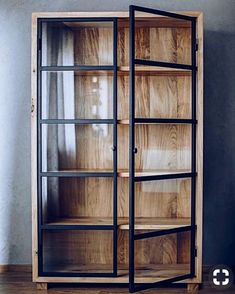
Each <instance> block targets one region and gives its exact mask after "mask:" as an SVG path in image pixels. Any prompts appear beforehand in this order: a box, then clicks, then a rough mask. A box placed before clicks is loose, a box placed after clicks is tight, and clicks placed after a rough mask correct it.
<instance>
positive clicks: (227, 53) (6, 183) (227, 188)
mask: <svg viewBox="0 0 235 294" xmlns="http://www.w3.org/2000/svg"><path fill="white" fill-rule="evenodd" d="M129 4H136V5H143V6H147V7H148V6H149V7H153V8H159V9H166V10H202V11H203V12H204V13H205V111H204V113H205V149H204V150H205V160H204V174H205V176H204V182H205V185H204V263H205V264H215V263H227V264H235V254H234V253H233V249H234V248H235V218H234V211H235V136H234V134H235V81H234V72H235V58H234V52H235V17H234V15H235V1H234V0H223V1H221V0H194V1H193V0H174V1H173V0H161V1H160V0H159V1H156V0H155V1H154V0H148V1H126V0H116V1H114V0H112V1H108V0H76V1H75V0H74V1H73V0H66V1H65V0H57V1H48V0H37V1H35V0H28V1H24V0H8V1H5V0H0V36H1V41H0V56H1V65H0V264H4V263H30V262H31V208H30V206H31V201H30V46H31V13H32V12H36V11H89V10H98V11H102V10H104V11H105V10H127V9H128V5H129Z"/></svg>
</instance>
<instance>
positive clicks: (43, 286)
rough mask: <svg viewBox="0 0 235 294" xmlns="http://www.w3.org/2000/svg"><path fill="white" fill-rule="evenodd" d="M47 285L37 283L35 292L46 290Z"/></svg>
mask: <svg viewBox="0 0 235 294" xmlns="http://www.w3.org/2000/svg"><path fill="white" fill-rule="evenodd" d="M47 289H48V284H47V283H37V290H47Z"/></svg>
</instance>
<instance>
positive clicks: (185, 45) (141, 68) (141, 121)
mask: <svg viewBox="0 0 235 294" xmlns="http://www.w3.org/2000/svg"><path fill="white" fill-rule="evenodd" d="M129 12H130V43H129V44H130V49H129V50H130V55H129V58H130V59H129V64H130V101H129V102H130V104H129V105H130V114H129V115H130V129H129V130H130V132H129V135H130V138H129V144H130V149H129V173H130V174H129V224H130V228H129V287H130V292H135V291H138V290H143V289H147V288H150V287H156V286H157V285H160V284H164V283H171V282H176V281H181V280H185V279H187V278H192V277H194V275H195V255H196V251H195V230H196V225H195V180H196V123H197V121H196V50H197V48H196V18H195V17H190V16H185V15H179V14H175V13H169V12H164V11H159V10H155V9H148V8H143V7H137V6H130V10H129Z"/></svg>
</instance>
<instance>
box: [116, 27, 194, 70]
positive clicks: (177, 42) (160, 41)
mask: <svg viewBox="0 0 235 294" xmlns="http://www.w3.org/2000/svg"><path fill="white" fill-rule="evenodd" d="M136 24H137V26H136V30H135V31H136V33H135V49H136V51H135V56H136V58H138V59H146V60H155V61H163V62H171V63H184V64H190V63H191V29H190V28H185V27H184V28H179V27H178V28H172V27H170V28H169V27H154V26H151V27H139V26H138V22H136ZM118 45H119V46H118V57H119V64H121V65H128V64H129V56H128V52H129V28H126V27H124V28H123V27H120V28H119V34H118Z"/></svg>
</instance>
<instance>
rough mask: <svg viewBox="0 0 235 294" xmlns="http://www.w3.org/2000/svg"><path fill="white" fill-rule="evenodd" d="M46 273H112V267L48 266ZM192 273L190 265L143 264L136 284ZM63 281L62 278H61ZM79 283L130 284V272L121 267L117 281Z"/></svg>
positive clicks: (137, 275)
mask: <svg viewBox="0 0 235 294" xmlns="http://www.w3.org/2000/svg"><path fill="white" fill-rule="evenodd" d="M46 271H55V272H58V273H65V272H73V273H76V272H77V273H82V272H83V273H86V272H88V273H92V272H96V273H99V272H100V273H102V272H103V273H111V272H112V265H111V264H110V265H104V264H90V265H63V266H59V265H55V266H49V267H48V266H46ZM189 271H190V266H189V264H159V265H155V264H143V265H141V266H138V265H137V266H136V270H135V282H136V283H154V282H157V281H163V280H166V279H169V278H173V277H177V276H181V275H185V274H188V273H189ZM60 279H61V278H60ZM74 279H76V281H79V282H86V281H89V282H92V281H93V282H98V283H128V282H129V271H128V268H127V266H123V265H120V266H119V269H118V275H117V277H116V278H115V279H110V278H105V277H104V278H102V277H99V278H87V277H81V278H74Z"/></svg>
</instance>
